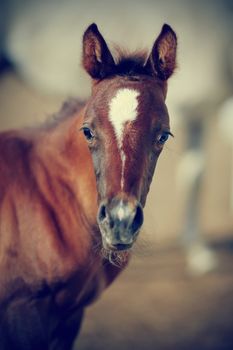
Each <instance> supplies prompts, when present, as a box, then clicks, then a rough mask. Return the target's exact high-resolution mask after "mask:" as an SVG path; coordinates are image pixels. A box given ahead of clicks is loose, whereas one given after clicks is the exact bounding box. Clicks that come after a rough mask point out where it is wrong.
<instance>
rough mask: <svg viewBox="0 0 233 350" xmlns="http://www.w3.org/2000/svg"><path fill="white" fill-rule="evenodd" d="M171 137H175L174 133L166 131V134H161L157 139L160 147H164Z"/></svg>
mask: <svg viewBox="0 0 233 350" xmlns="http://www.w3.org/2000/svg"><path fill="white" fill-rule="evenodd" d="M170 135H171V136H173V135H172V133H170V132H169V131H165V132H163V133H161V134H159V135H158V137H157V142H158V143H159V144H160V145H163V144H164V143H165V142H166V141H167V140H168V138H169V136H170Z"/></svg>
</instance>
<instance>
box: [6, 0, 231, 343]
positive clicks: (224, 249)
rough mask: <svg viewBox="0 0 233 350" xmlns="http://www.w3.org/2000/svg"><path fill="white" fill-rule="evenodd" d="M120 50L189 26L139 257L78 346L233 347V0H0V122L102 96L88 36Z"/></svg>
mask: <svg viewBox="0 0 233 350" xmlns="http://www.w3.org/2000/svg"><path fill="white" fill-rule="evenodd" d="M92 22H96V23H97V25H98V27H99V29H100V31H101V33H102V34H103V36H104V37H105V39H106V40H107V42H108V44H109V46H110V47H111V48H112V50H113V52H114V43H116V44H118V45H119V46H120V47H124V48H127V50H129V51H130V50H132V51H134V50H135V49H142V48H147V49H148V50H150V49H151V47H152V44H153V42H154V40H155V39H156V37H157V35H158V34H159V32H160V29H161V27H162V25H163V23H168V24H170V25H171V26H172V27H173V29H174V30H175V31H176V32H177V35H178V43H179V46H178V69H177V71H176V74H175V75H174V76H173V77H172V78H171V80H170V81H169V90H168V99H167V105H168V109H169V112H170V118H171V129H172V132H173V134H174V135H175V138H174V139H171V140H169V142H168V143H167V145H166V147H165V149H164V151H163V153H162V155H161V158H160V160H159V163H158V166H157V170H156V173H155V176H154V180H153V183H152V186H151V190H150V193H149V197H148V200H147V205H146V209H145V224H144V229H143V232H142V233H141V237H140V239H139V242H138V243H137V245H136V247H135V252H134V258H133V259H132V261H131V264H130V266H129V268H128V269H127V270H126V271H125V272H124V273H123V274H122V275H121V277H120V278H119V279H118V280H117V281H116V282H115V284H114V285H113V286H111V288H110V289H109V290H107V291H106V292H105V294H104V295H103V296H102V298H101V300H100V301H98V302H97V303H96V304H95V305H94V306H92V307H90V308H89V309H88V311H87V316H86V319H85V322H84V325H83V328H82V332H81V336H80V337H79V339H78V340H77V343H76V344H75V349H81V350H89V349H90V350H99V349H101V350H105V349H111V350H114V349H119V348H120V349H122V350H128V349H132V348H133V349H135V350H137V349H138V350H139V349H144V350H152V349H158V350H167V349H173V350H182V349H203V350H204V349H216V350H217V349H218V350H219V349H220V350H221V349H229V350H230V349H233V293H232V292H233V274H232V272H233V264H232V263H233V1H232V0H221V1H220V0H212V1H211V0H202V1H201V0H196V1H194V0H193V1H191V0H186V1H185V0H173V1H172V0H170V1H169V0H154V1H153V0H144V1H139V0H134V1H131V0H124V1H123V0H117V1H107V0H96V1H94V0H86V1H81V0H76V1H75V0H67V1H65V0H54V1H53V0H47V1H45V0H41V1H36V0H34V1H33V0H6V1H3V0H1V1H0V129H1V130H5V129H7V128H16V127H23V126H27V125H36V124H39V123H41V122H43V121H44V120H45V119H47V118H48V116H49V115H50V114H52V113H54V112H55V111H56V110H58V109H59V108H60V105H61V103H62V101H64V100H65V99H67V98H68V97H72V96H76V97H79V98H80V99H81V100H83V99H85V98H87V97H88V96H89V94H90V81H89V78H88V77H87V76H86V74H85V73H84V71H83V69H82V67H81V64H80V62H81V46H82V34H83V32H84V30H85V29H86V27H87V26H88V25H89V24H90V23H92Z"/></svg>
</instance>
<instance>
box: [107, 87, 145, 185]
mask: <svg viewBox="0 0 233 350" xmlns="http://www.w3.org/2000/svg"><path fill="white" fill-rule="evenodd" d="M139 96H140V92H139V91H138V90H136V89H130V88H120V89H119V90H117V92H116V94H115V96H114V97H113V98H112V99H111V100H110V103H109V111H108V119H109V121H110V122H111V124H112V126H113V129H114V135H115V138H116V142H117V148H118V151H119V155H120V159H121V177H120V188H121V191H123V190H124V182H125V166H126V162H127V159H129V155H128V156H127V155H126V153H125V150H124V148H123V144H124V138H125V137H127V135H126V134H125V132H124V131H125V126H126V125H127V124H128V123H133V122H134V121H135V120H136V119H137V117H138V103H139V100H138V98H139Z"/></svg>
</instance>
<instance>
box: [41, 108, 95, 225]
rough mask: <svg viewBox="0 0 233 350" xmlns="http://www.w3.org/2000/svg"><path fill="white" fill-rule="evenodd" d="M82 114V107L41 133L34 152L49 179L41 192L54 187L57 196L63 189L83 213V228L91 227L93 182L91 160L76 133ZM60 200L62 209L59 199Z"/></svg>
mask: <svg viewBox="0 0 233 350" xmlns="http://www.w3.org/2000/svg"><path fill="white" fill-rule="evenodd" d="M84 110H85V107H84V108H83V109H81V110H80V111H78V112H76V113H75V114H73V115H71V116H68V117H67V118H63V119H62V120H61V121H60V122H57V123H55V124H54V125H53V126H52V127H49V128H48V129H45V130H43V131H41V134H40V136H39V137H38V140H37V142H36V149H37V154H38V158H39V162H40V163H41V167H44V169H45V171H46V172H47V175H48V177H49V182H50V184H49V185H48V184H47V185H48V187H47V189H45V191H48V192H49V191H52V189H51V188H49V187H51V186H52V187H53V186H54V187H55V188H54V190H55V191H56V192H57V194H58V195H59V193H62V191H61V188H62V187H63V190H64V189H67V190H68V191H69V192H70V193H72V195H73V196H74V197H75V199H76V201H77V203H78V205H79V207H80V211H81V212H82V213H85V218H86V220H87V221H88V222H87V224H90V225H95V223H96V214H97V192H96V181H95V175H94V171H93V166H92V161H91V156H90V153H89V150H88V148H87V145H86V141H85V139H84V137H83V134H82V132H81V131H80V128H81V126H82V123H83V114H84ZM60 200H61V205H62V201H63V199H62V198H60ZM65 209H68V208H64V210H65ZM77 219H78V218H77Z"/></svg>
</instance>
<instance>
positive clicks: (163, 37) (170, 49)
mask: <svg viewBox="0 0 233 350" xmlns="http://www.w3.org/2000/svg"><path fill="white" fill-rule="evenodd" d="M176 48H177V37H176V33H175V32H174V31H173V30H172V28H171V27H170V26H169V25H168V24H164V25H163V27H162V30H161V33H160V34H159V36H158V38H157V39H156V41H155V43H154V45H153V48H152V51H151V54H150V56H149V58H148V60H147V63H146V67H147V68H148V69H149V70H150V71H151V73H152V74H153V75H156V76H157V77H158V78H159V79H161V80H167V79H168V78H169V77H170V76H171V75H172V73H173V72H174V70H175V68H176Z"/></svg>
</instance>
